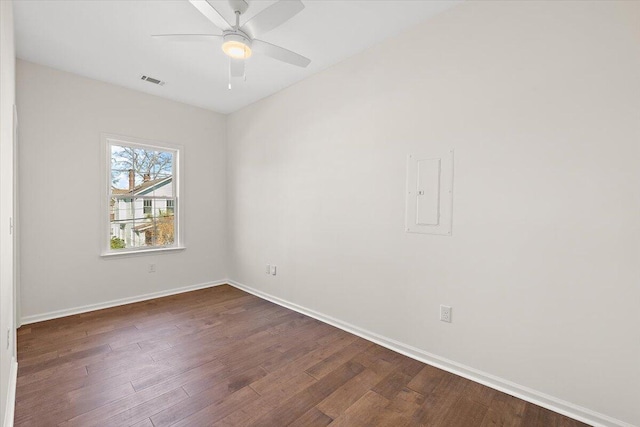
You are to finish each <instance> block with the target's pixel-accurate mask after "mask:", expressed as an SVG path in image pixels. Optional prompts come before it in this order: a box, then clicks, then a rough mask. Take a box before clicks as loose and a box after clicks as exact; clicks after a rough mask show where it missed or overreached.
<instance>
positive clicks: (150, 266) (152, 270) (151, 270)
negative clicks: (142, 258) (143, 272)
mask: <svg viewBox="0 0 640 427" xmlns="http://www.w3.org/2000/svg"><path fill="white" fill-rule="evenodd" d="M155 272H156V265H155V264H149V273H155Z"/></svg>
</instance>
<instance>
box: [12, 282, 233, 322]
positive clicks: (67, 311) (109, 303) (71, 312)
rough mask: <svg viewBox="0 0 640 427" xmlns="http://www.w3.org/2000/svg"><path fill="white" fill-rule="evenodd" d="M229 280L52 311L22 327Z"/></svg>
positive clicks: (24, 319)
mask: <svg viewBox="0 0 640 427" xmlns="http://www.w3.org/2000/svg"><path fill="white" fill-rule="evenodd" d="M227 282H228V280H226V279H222V280H216V281H213V282H207V283H200V284H197V285H191V286H184V287H181V288H173V289H168V290H166V291H160V292H153V293H150V294H144V295H138V296H135V297H128V298H121V299H117V300H112V301H107V302H101V303H98V304H89V305H83V306H81V307H74V308H68V309H64V310H57V311H50V312H48V313H42V314H34V315H32V316H25V317H23V318H22V319H21V320H20V325H28V324H29V323H36V322H42V321H45V320H51V319H57V318H59V317H66V316H71V315H74V314H80V313H87V312H89V311H95V310H102V309H103V308H111V307H117V306H119V305H125V304H131V303H134V302H140V301H147V300H150V299H154V298H161V297H167V296H169V295H176V294H181V293H184V292H190V291H196V290H198V289H205V288H211V287H213V286H219V285H225V284H227Z"/></svg>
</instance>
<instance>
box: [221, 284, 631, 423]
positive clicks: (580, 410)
mask: <svg viewBox="0 0 640 427" xmlns="http://www.w3.org/2000/svg"><path fill="white" fill-rule="evenodd" d="M228 283H229V284H230V285H232V286H234V287H236V288H238V289H241V290H243V291H245V292H249V293H250V294H253V295H256V296H258V297H260V298H263V299H266V300H268V301H271V302H273V303H275V304H278V305H281V306H283V307H286V308H289V309H291V310H293V311H297V312H298V313H302V314H305V315H307V316H309V317H313V318H314V319H317V320H320V321H322V322H325V323H328V324H330V325H332V326H335V327H336V328H339V329H342V330H344V331H347V332H350V333H352V334H354V335H357V336H359V337H361V338H364V339H366V340H368V341H372V342H374V343H376V344H379V345H381V346H383V347H386V348H388V349H390V350H393V351H395V352H398V353H400V354H404V355H405V356H408V357H411V358H412V359H416V360H419V361H420V362H423V363H426V364H428V365H432V366H435V367H437V368H440V369H443V370H445V371H447V372H451V373H452V374H456V375H459V376H461V377H464V378H467V379H469V380H471V381H475V382H477V383H480V384H483V385H486V386H487V387H491V388H493V389H496V390H499V391H502V392H504V393H507V394H510V395H512V396H515V397H517V398H519V399H522V400H525V401H527V402H531V403H533V404H535V405H539V406H542V407H543V408H547V409H550V410H552V411H554V412H558V413H560V414H563V415H566V416H568V417H571V418H574V419H576V420H579V421H582V422H585V423H587V424H590V425H593V426H594V427H634V426H633V425H631V424H628V423H626V422H624V421H621V420H617V419H615V418H612V417H609V416H607V415H605V414H601V413H598V412H595V411H592V410H590V409H587V408H584V407H582V406H578V405H575V404H573V403H571V402H567V401H564V400H561V399H558V398H556V397H554V396H550V395H548V394H545V393H541V392H539V391H536V390H533V389H531V388H528V387H525V386H522V385H519V384H516V383H514V382H512V381H509V380H505V379H503V378H500V377H497V376H495V375H491V374H489V373H486V372H482V371H480V370H477V369H474V368H472V367H470V366H466V365H463V364H461V363H457V362H454V361H453V360H449V359H446V358H444V357H440V356H437V355H435V354H432V353H428V352H426V351H424V350H420V349H419V348H416V347H413V346H410V345H407V344H403V343H401V342H398V341H395V340H393V339H391V338H387V337H384V336H382V335H378V334H376V333H374V332H371V331H368V330H366V329H362V328H360V327H358V326H355V325H352V324H350V323H347V322H344V321H342V320H339V319H336V318H334V317H331V316H327V315H325V314H322V313H319V312H317V311H315V310H311V309H309V308H306V307H302V306H300V305H298V304H294V303H292V302H289V301H286V300H283V299H281V298H278V297H275V296H273V295H270V294H267V293H265V292H262V291H259V290H257V289H254V288H251V287H249V286H246V285H243V284H241V283H239V282H236V281H235V280H229V281H228Z"/></svg>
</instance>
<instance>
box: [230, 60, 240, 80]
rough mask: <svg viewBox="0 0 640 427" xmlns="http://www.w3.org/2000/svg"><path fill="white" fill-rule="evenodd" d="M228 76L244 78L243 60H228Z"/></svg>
mask: <svg viewBox="0 0 640 427" xmlns="http://www.w3.org/2000/svg"><path fill="white" fill-rule="evenodd" d="M229 74H231V77H244V59H234V58H229Z"/></svg>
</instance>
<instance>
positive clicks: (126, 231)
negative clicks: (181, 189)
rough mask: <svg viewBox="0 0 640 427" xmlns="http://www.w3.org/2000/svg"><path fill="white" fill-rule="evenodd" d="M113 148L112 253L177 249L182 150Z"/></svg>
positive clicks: (120, 143) (113, 145) (112, 144)
mask: <svg viewBox="0 0 640 427" xmlns="http://www.w3.org/2000/svg"><path fill="white" fill-rule="evenodd" d="M108 143H109V153H110V157H111V158H110V165H109V174H110V176H109V179H110V186H109V195H108V198H109V214H110V215H109V233H110V234H109V244H110V252H117V251H121V250H136V249H153V248H165V247H171V246H175V245H176V244H177V242H178V239H177V226H176V224H177V222H176V220H177V217H176V216H177V214H178V211H179V209H178V199H177V194H176V193H177V192H176V189H177V188H178V187H177V182H176V181H177V176H176V174H175V172H176V161H177V155H178V151H177V150H175V149H165V148H162V147H155V146H145V145H139V144H128V143H125V142H123V141H108Z"/></svg>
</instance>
